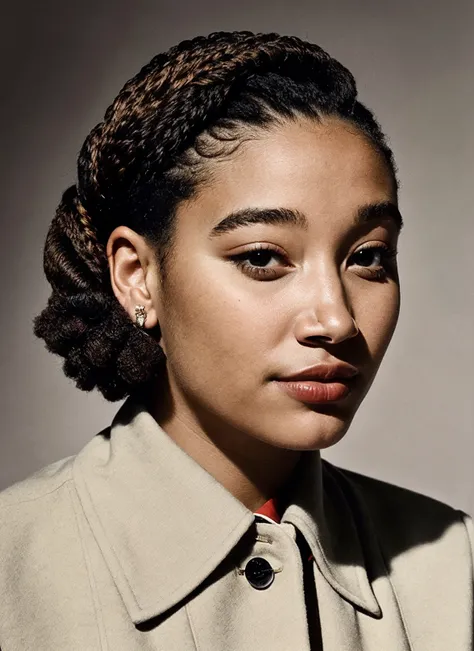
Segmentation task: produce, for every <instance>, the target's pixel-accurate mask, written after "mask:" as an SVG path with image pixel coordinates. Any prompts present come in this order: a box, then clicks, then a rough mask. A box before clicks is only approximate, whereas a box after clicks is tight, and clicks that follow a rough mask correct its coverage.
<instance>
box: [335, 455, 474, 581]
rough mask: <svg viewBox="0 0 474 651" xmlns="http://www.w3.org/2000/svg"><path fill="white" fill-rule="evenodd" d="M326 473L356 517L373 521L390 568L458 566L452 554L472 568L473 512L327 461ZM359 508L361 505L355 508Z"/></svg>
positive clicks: (473, 545)
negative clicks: (438, 564)
mask: <svg viewBox="0 0 474 651" xmlns="http://www.w3.org/2000/svg"><path fill="white" fill-rule="evenodd" d="M324 465H325V471H326V473H327V474H328V475H329V476H331V477H332V479H333V481H335V482H336V483H337V484H338V485H339V486H340V487H341V489H342V490H343V492H344V493H345V495H346V499H349V500H353V501H354V504H353V505H354V508H353V513H354V514H359V517H362V518H364V519H365V518H366V519H367V520H368V521H370V523H371V526H372V527H373V529H374V531H375V533H376V536H377V538H378V540H379V542H380V544H381V547H382V550H383V551H384V552H385V555H386V557H387V560H388V559H391V563H392V564H396V560H395V559H398V562H399V563H403V564H407V566H409V565H411V564H412V562H416V563H418V562H420V559H421V561H422V564H423V562H424V561H426V562H427V563H429V561H430V559H431V560H432V561H433V562H439V561H440V559H441V557H442V555H443V554H444V555H445V556H446V559H445V560H446V569H447V571H448V570H449V567H451V569H452V568H453V566H454V561H453V559H452V554H453V553H454V554H456V552H459V554H458V557H457V558H458V560H459V561H461V557H462V562H463V563H464V570H465V569H466V567H467V566H468V565H469V566H470V567H471V568H472V566H473V555H474V529H473V521H472V518H471V516H470V515H469V514H467V513H465V512H463V511H461V510H460V509H456V508H454V507H453V506H450V505H449V504H446V503H444V502H441V501H439V500H437V499H435V498H433V497H429V496H427V495H423V494H421V493H418V492H416V491H414V490H410V489H407V488H403V487H401V486H397V485H395V484H391V483H388V482H385V481H382V480H380V479H375V478H372V477H369V476H366V475H362V474H360V473H357V472H354V471H352V470H346V469H342V468H338V467H336V466H334V465H332V464H331V463H328V462H326V461H325V462H324ZM355 504H357V507H355Z"/></svg>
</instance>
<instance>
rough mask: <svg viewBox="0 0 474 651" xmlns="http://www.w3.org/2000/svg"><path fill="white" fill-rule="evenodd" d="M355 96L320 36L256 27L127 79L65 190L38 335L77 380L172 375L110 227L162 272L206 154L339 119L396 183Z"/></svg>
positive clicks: (50, 248)
mask: <svg viewBox="0 0 474 651" xmlns="http://www.w3.org/2000/svg"><path fill="white" fill-rule="evenodd" d="M356 98H357V89H356V85H355V81H354V78H353V76H352V75H351V73H350V72H349V71H348V70H347V69H346V68H345V67H343V66H342V65H341V64H340V63H338V62H337V61H336V60H335V59H333V58H331V57H330V56H329V55H328V54H327V53H326V52H325V51H324V50H322V49H321V48H320V47H318V46H317V45H314V44H311V43H307V42H304V41H302V40H300V39H298V38H296V37H292V36H280V35H278V34H253V33H251V32H232V33H226V32H217V33H213V34H210V35H209V36H207V37H197V38H194V39H192V40H189V41H183V42H182V43H180V44H178V45H176V46H175V47H172V48H171V49H170V50H168V51H167V52H165V53H162V54H158V55H157V56H155V57H154V58H153V59H152V60H151V61H150V63H148V65H146V66H145V67H144V68H142V70H141V71H140V72H139V73H138V74H137V75H136V76H135V77H133V78H132V79H131V80H130V81H128V82H127V83H126V84H125V86H124V87H123V89H122V90H121V91H120V93H119V95H118V96H117V98H116V99H115V101H114V102H113V104H112V105H111V106H110V107H109V108H108V109H107V111H106V113H105V116H104V120H103V121H102V122H100V123H99V124H98V125H97V126H96V127H95V128H94V129H93V130H92V131H91V133H90V134H89V136H88V137H87V139H86V141H85V143H84V145H83V147H82V149H81V152H80V155H79V159H78V170H77V184H76V185H73V186H72V187H70V188H68V189H67V190H66V191H65V192H64V194H63V197H62V200H61V202H60V204H59V206H58V209H57V211H56V215H55V217H54V218H53V221H52V223H51V226H50V228H49V231H48V234H47V237H46V243H45V249H44V271H45V274H46V277H47V279H48V281H49V283H50V284H51V287H52V294H51V296H50V298H49V300H48V304H47V306H46V307H45V308H44V309H43V311H42V312H41V314H39V316H37V317H35V319H34V333H35V335H36V336H38V337H40V338H42V339H44V341H45V342H46V347H47V349H48V350H49V351H51V352H53V353H56V354H58V355H61V356H62V357H64V359H65V361H64V366H63V368H64V372H65V374H66V375H67V376H68V377H70V378H72V379H74V380H75V382H76V386H77V387H78V388H80V389H83V390H85V391H90V390H92V389H93V388H95V387H97V389H98V390H99V391H100V392H101V393H102V394H103V396H104V397H105V398H106V399H107V400H110V401H114V400H120V399H122V398H124V397H126V396H127V395H128V394H131V393H133V392H136V391H141V390H144V389H145V388H146V387H147V386H148V385H149V383H150V382H151V381H152V380H153V379H154V378H157V377H158V376H159V374H160V373H161V372H162V368H163V364H164V355H163V352H162V350H161V348H160V346H159V344H158V341H159V328H157V332H152V331H148V332H150V334H151V335H152V336H147V334H145V333H144V332H142V331H141V330H139V329H138V328H137V327H136V326H135V324H134V323H133V322H132V320H131V319H130V317H129V316H128V314H127V312H126V310H125V309H124V308H123V307H122V306H121V304H120V303H119V301H118V300H117V299H116V297H115V295H114V293H113V290H112V286H111V282H110V272H109V268H108V261H107V257H106V245H107V241H108V238H109V236H110V234H111V233H112V231H113V230H114V229H115V228H116V227H117V226H119V225H125V226H128V227H130V228H131V229H133V230H134V231H135V232H137V233H138V234H140V235H142V236H143V237H144V238H145V239H146V241H147V242H148V243H150V244H151V245H153V247H154V248H155V250H156V255H157V261H158V263H159V265H160V267H161V268H162V269H163V271H164V270H165V267H166V262H167V257H168V255H169V252H170V250H171V247H172V238H173V219H174V215H175V210H176V207H177V205H178V203H179V202H180V201H183V200H185V199H188V198H190V197H192V196H193V193H194V192H195V191H196V189H197V187H198V186H199V185H200V184H202V183H205V182H206V180H207V179H208V176H209V164H208V160H209V159H210V158H213V157H217V156H219V155H221V154H222V152H224V151H226V152H228V151H229V146H230V147H231V148H232V147H233V146H237V145H238V142H239V138H242V137H243V136H244V135H245V133H246V130H249V129H250V130H251V129H255V128H265V127H266V126H267V125H269V124H270V123H272V122H275V121H278V120H281V119H284V118H286V119H291V118H294V117H295V116H296V115H304V116H310V117H312V118H314V119H316V120H318V119H320V118H321V117H322V116H325V115H328V116H329V115H333V116H338V117H340V118H342V119H344V120H347V121H350V122H351V123H353V124H354V125H356V126H357V127H358V129H359V130H360V131H362V132H363V133H364V134H365V135H366V136H367V137H368V138H369V139H370V140H371V142H372V143H373V145H374V146H375V147H376V148H377V149H378V151H379V152H380V153H381V154H382V156H383V157H384V159H385V161H386V162H387V164H388V166H389V168H390V170H391V171H392V173H393V178H394V183H395V186H396V187H398V183H397V180H396V169H395V164H394V161H393V156H392V152H391V150H390V148H389V147H388V145H387V143H386V140H385V137H384V135H383V133H382V132H381V130H380V127H379V125H378V123H377V121H376V120H375V118H374V116H373V114H372V113H371V111H370V110H369V109H367V108H366V107H365V106H364V105H363V104H361V103H360V102H358V101H357V99H356Z"/></svg>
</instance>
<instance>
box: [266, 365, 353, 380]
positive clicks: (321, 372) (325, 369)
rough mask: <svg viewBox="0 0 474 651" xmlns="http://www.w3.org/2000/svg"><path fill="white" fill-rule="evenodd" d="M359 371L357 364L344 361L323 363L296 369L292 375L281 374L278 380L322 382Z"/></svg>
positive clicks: (347, 376) (346, 376)
mask: <svg viewBox="0 0 474 651" xmlns="http://www.w3.org/2000/svg"><path fill="white" fill-rule="evenodd" d="M358 373H359V371H358V369H357V368H356V367H355V366H351V365H350V364H345V363H343V362H334V363H332V364H328V363H322V364H315V365H314V366H309V367H308V368H304V369H302V370H301V371H296V373H291V375H285V376H280V377H278V380H288V381H297V380H316V381H318V382H321V381H325V380H337V379H339V378H341V379H342V378H350V377H354V376H355V375H357V374H358Z"/></svg>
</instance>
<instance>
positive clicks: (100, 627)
mask: <svg viewBox="0 0 474 651" xmlns="http://www.w3.org/2000/svg"><path fill="white" fill-rule="evenodd" d="M70 493H71V501H72V506H73V509H74V515H75V518H76V525H77V530H78V534H79V539H80V541H81V548H82V554H83V557H84V562H85V565H86V570H87V578H88V582H89V589H90V592H91V600H92V603H93V607H94V612H95V617H96V623H97V635H98V642H99V646H100V649H101V651H108V648H109V645H108V643H107V635H106V632H105V627H104V623H103V621H102V616H101V614H100V604H99V603H98V598H97V590H96V584H95V581H94V577H93V574H92V568H91V562H90V558H89V555H88V553H87V549H86V545H85V541H84V537H83V535H82V534H83V529H82V527H81V525H80V522H79V514H78V512H77V505H76V504H75V499H74V495H73V494H72V486H71V487H70ZM0 651H1V650H0Z"/></svg>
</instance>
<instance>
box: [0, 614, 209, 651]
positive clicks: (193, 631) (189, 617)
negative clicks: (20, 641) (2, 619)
mask: <svg viewBox="0 0 474 651" xmlns="http://www.w3.org/2000/svg"><path fill="white" fill-rule="evenodd" d="M184 610H185V612H186V617H187V618H188V624H189V629H190V631H191V635H192V638H193V644H194V648H195V649H196V651H199V645H198V641H197V635H196V631H195V628H194V624H193V620H192V618H191V613H190V612H189V608H188V604H186V605H185V606H184ZM0 651H1V649H0Z"/></svg>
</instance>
